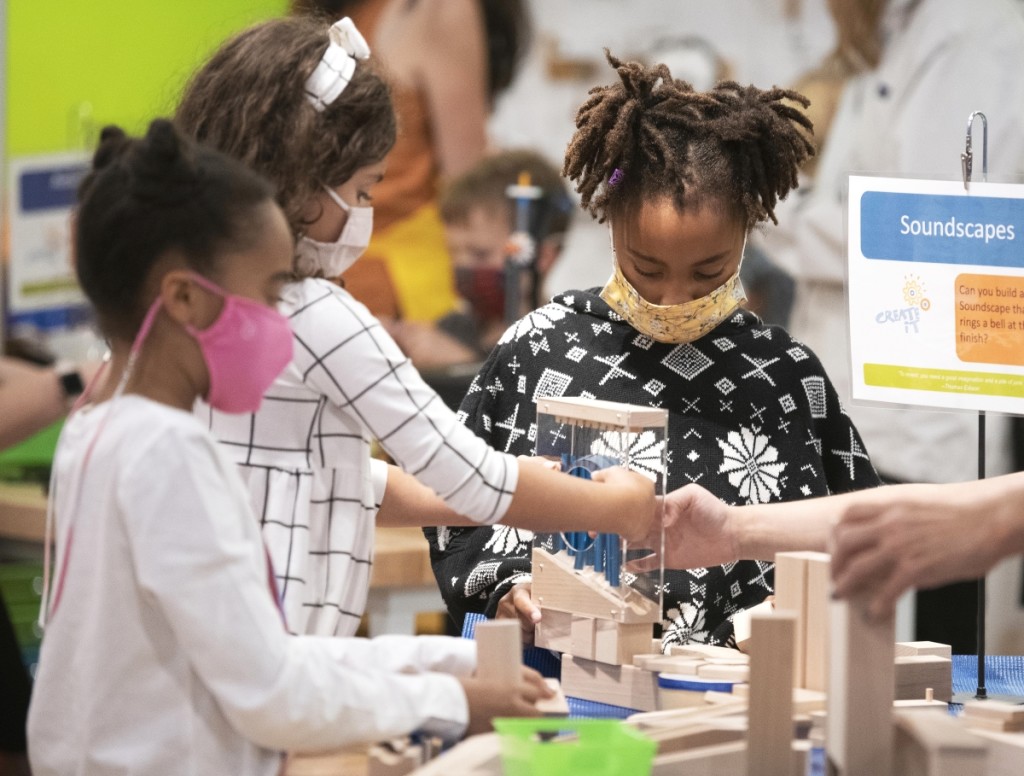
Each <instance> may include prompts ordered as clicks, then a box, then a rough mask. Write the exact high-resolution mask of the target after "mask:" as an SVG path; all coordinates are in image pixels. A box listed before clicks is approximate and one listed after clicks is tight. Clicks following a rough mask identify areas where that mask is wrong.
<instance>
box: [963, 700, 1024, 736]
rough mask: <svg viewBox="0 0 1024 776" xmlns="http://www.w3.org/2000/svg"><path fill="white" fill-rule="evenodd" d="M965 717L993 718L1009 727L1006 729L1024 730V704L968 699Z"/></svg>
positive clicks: (965, 705) (965, 706)
mask: <svg viewBox="0 0 1024 776" xmlns="http://www.w3.org/2000/svg"><path fill="white" fill-rule="evenodd" d="M964 718H965V719H992V720H996V721H997V722H1000V723H1003V724H1005V725H1007V726H1008V727H1006V728H1004V730H1006V731H1015V732H1021V731H1022V730H1024V706H1021V705H1020V704H1017V703H1006V702H1004V701H967V703H965V704H964Z"/></svg>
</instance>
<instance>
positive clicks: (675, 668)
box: [634, 655, 707, 676]
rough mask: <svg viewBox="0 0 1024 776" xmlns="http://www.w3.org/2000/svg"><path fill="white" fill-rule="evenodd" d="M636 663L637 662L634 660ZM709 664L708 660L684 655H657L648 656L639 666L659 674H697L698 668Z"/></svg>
mask: <svg viewBox="0 0 1024 776" xmlns="http://www.w3.org/2000/svg"><path fill="white" fill-rule="evenodd" d="M634 665H636V663H635V662H634ZM703 665H707V661H704V660H694V659H693V658H688V657H683V656H682V655H657V656H654V657H647V658H645V659H644V661H643V663H642V664H641V665H640V666H639V667H640V668H642V669H643V670H644V671H654V672H655V673H658V674H693V675H694V676H696V675H697V669H698V668H700V667H701V666H703Z"/></svg>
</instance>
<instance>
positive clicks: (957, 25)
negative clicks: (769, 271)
mask: <svg viewBox="0 0 1024 776" xmlns="http://www.w3.org/2000/svg"><path fill="white" fill-rule="evenodd" d="M882 23H883V30H884V33H885V44H884V48H883V53H882V58H881V61H880V62H879V64H878V67H876V68H875V69H874V70H871V71H869V72H865V73H861V74H860V75H857V76H855V77H852V78H851V79H850V80H849V81H848V82H847V84H846V86H845V88H844V90H843V94H842V96H841V99H840V102H839V105H838V107H837V109H836V115H835V118H834V119H833V122H832V126H831V129H830V130H829V134H828V137H827V138H825V143H824V149H823V153H822V156H821V159H820V161H819V164H818V170H817V173H816V175H815V179H814V181H813V183H812V184H811V185H810V186H809V187H807V188H806V189H801V190H799V191H797V192H795V193H794V194H792V195H790V198H789V200H787V201H786V202H784V203H780V207H779V208H778V209H777V213H778V218H779V225H778V227H775V228H771V229H768V230H766V231H765V232H764V234H763V237H762V239H763V245H764V247H765V249H766V250H767V252H768V255H769V256H770V257H771V258H772V260H773V261H775V262H776V263H777V264H779V265H780V266H781V267H782V268H783V269H785V270H787V271H788V272H790V273H791V274H792V275H793V277H794V278H795V279H796V281H797V291H796V299H795V304H794V309H793V313H792V316H791V320H790V330H791V332H792V333H793V335H794V336H796V337H797V338H798V339H801V340H803V341H804V342H806V343H807V344H808V345H810V346H811V348H812V349H813V350H814V352H815V353H817V354H818V356H819V358H821V361H822V363H823V364H824V366H825V369H826V371H827V372H828V375H829V377H830V378H831V379H832V382H833V383H834V384H835V386H836V390H837V391H838V392H839V396H840V398H841V399H842V400H843V402H844V404H846V405H847V407H848V410H849V413H850V416H851V418H852V419H853V420H854V422H855V423H856V425H857V428H858V429H859V430H860V433H861V434H862V436H863V437H864V441H865V442H866V443H867V449H868V452H870V453H871V457H872V459H873V460H874V462H875V465H876V467H877V468H878V470H879V472H880V473H882V474H885V475H888V476H890V477H895V478H898V479H903V480H911V481H917V482H948V481H958V480H966V479H972V478H973V477H974V476H975V473H976V471H977V459H976V455H975V450H976V443H975V441H974V440H975V438H976V428H977V425H978V421H977V416H976V414H973V413H967V412H936V411H929V410H920V409H910V408H900V409H891V408H883V407H870V406H860V405H854V406H850V396H851V393H850V361H849V316H848V313H847V302H846V292H845V286H844V282H845V278H846V261H847V256H846V231H845V226H844V224H845V218H846V216H845V213H846V207H847V203H846V201H845V188H846V182H847V176H848V175H849V174H851V173H853V174H860V175H885V176H893V177H898V176H910V177H917V178H937V179H940V180H959V179H960V178H961V169H960V153H961V152H962V151H963V150H964V136H965V130H966V126H967V117H968V115H970V113H971V112H972V111H976V110H980V111H983V112H984V113H986V115H987V118H988V122H989V174H990V180H993V181H996V180H1003V181H1005V180H1014V179H1019V176H1020V175H1021V174H1022V173H1024V80H1022V79H1021V78H1020V77H1019V74H1020V73H1021V72H1022V71H1024V9H1022V8H1021V7H1020V3H1017V2H1011V0H985V2H981V3H965V2H963V1H962V0H919V1H916V0H890V2H889V4H888V7H887V10H886V14H885V16H884V18H883V22H882ZM981 140H982V138H981V122H980V121H978V122H976V123H975V126H974V132H973V150H974V155H975V161H974V180H981ZM1001 420H1002V419H1001V418H998V417H990V420H989V442H990V445H989V473H998V472H1001V471H1005V470H1006V466H1007V463H1008V461H1007V459H1008V451H1007V449H1006V439H1005V433H1004V429H1005V426H1004V425H1003V424H1002V423H1001V422H1000V421H1001Z"/></svg>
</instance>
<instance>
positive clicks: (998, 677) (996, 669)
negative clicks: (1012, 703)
mask: <svg viewBox="0 0 1024 776" xmlns="http://www.w3.org/2000/svg"><path fill="white" fill-rule="evenodd" d="M977 688H978V656H977V655H953V692H954V693H958V692H974V691H975V690H976V689H977ZM985 689H986V690H987V691H988V693H989V694H990V695H1017V696H1020V697H1021V698H1022V699H1024V657H1021V656H1020V655H986V656H985Z"/></svg>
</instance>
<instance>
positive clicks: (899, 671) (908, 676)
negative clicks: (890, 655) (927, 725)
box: [893, 655, 953, 702]
mask: <svg viewBox="0 0 1024 776" xmlns="http://www.w3.org/2000/svg"><path fill="white" fill-rule="evenodd" d="M893 670H894V680H893V681H894V684H893V688H894V692H895V698H896V699H897V700H905V699H915V698H923V697H925V693H926V692H927V691H928V690H929V689H931V691H932V697H933V698H934V699H935V700H939V701H947V702H948V701H950V700H951V699H952V697H953V662H952V661H951V660H949V659H948V658H944V657H938V656H937V655H907V656H906V657H898V658H896V659H895V661H894V666H893Z"/></svg>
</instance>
